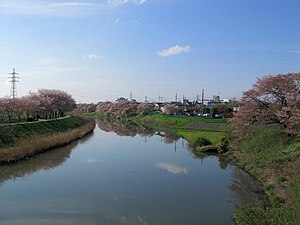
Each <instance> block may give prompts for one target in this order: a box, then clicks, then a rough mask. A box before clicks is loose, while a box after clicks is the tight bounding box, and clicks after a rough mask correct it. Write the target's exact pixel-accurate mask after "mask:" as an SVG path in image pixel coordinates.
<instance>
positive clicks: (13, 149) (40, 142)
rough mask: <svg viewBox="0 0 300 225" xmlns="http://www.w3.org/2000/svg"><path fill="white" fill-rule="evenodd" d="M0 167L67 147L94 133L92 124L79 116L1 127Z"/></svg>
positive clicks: (89, 120) (92, 121) (90, 120)
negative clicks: (60, 147) (57, 148)
mask: <svg viewBox="0 0 300 225" xmlns="http://www.w3.org/2000/svg"><path fill="white" fill-rule="evenodd" d="M0 128H1V129H0V130H1V131H0V136H1V140H0V164H4V163H11V162H15V161H17V160H20V159H24V158H26V157H29V156H32V155H35V154H38V153H41V152H43V151H47V150H50V149H53V148H55V147H59V146H63V145H66V144H69V143H70V142H72V141H74V140H77V139H79V138H81V137H83V136H85V135H86V134H88V133H90V132H92V131H93V129H94V128H95V121H94V120H93V119H90V118H85V117H82V116H71V117H68V118H65V119H60V120H52V121H43V122H39V123H25V124H15V125H6V126H1V127H0Z"/></svg>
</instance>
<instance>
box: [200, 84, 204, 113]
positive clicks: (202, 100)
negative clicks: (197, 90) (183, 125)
mask: <svg viewBox="0 0 300 225" xmlns="http://www.w3.org/2000/svg"><path fill="white" fill-rule="evenodd" d="M203 103H204V89H202V96H201V115H202V116H203V113H204V112H203V107H204V106H203Z"/></svg>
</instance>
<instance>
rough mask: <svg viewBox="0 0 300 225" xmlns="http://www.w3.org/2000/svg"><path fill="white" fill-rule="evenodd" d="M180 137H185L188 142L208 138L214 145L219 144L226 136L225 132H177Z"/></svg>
mask: <svg viewBox="0 0 300 225" xmlns="http://www.w3.org/2000/svg"><path fill="white" fill-rule="evenodd" d="M176 134H178V135H179V136H180V137H183V138H184V139H186V140H195V139H197V138H199V137H201V138H206V139H208V140H210V141H211V142H212V143H213V144H218V143H219V142H220V140H221V139H222V138H223V137H225V136H226V133H224V132H215V131H196V132H195V131H182V130H179V131H176Z"/></svg>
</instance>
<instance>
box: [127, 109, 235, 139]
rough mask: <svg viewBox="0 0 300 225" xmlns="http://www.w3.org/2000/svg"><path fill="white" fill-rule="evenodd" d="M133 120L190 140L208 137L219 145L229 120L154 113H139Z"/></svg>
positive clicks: (225, 133) (225, 132)
mask: <svg viewBox="0 0 300 225" xmlns="http://www.w3.org/2000/svg"><path fill="white" fill-rule="evenodd" d="M132 121H133V122H135V123H138V124H142V125H144V126H147V127H150V128H154V129H159V130H166V131H168V130H169V131H172V132H173V133H176V134H177V135H178V136H180V137H183V138H184V139H186V140H188V141H189V142H193V140H196V139H197V138H199V137H201V138H206V139H208V140H209V141H211V142H212V143H213V144H214V145H217V144H218V143H219V142H220V140H221V139H222V138H224V137H225V136H226V135H227V130H228V127H229V121H228V120H224V119H211V118H202V117H182V116H167V115H164V114H153V115H148V116H143V115H138V116H135V117H133V118H132Z"/></svg>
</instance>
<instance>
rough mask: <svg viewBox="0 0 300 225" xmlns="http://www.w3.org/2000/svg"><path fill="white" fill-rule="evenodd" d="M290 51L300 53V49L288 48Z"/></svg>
mask: <svg viewBox="0 0 300 225" xmlns="http://www.w3.org/2000/svg"><path fill="white" fill-rule="evenodd" d="M286 52H289V53H300V49H294V50H288V51H286Z"/></svg>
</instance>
